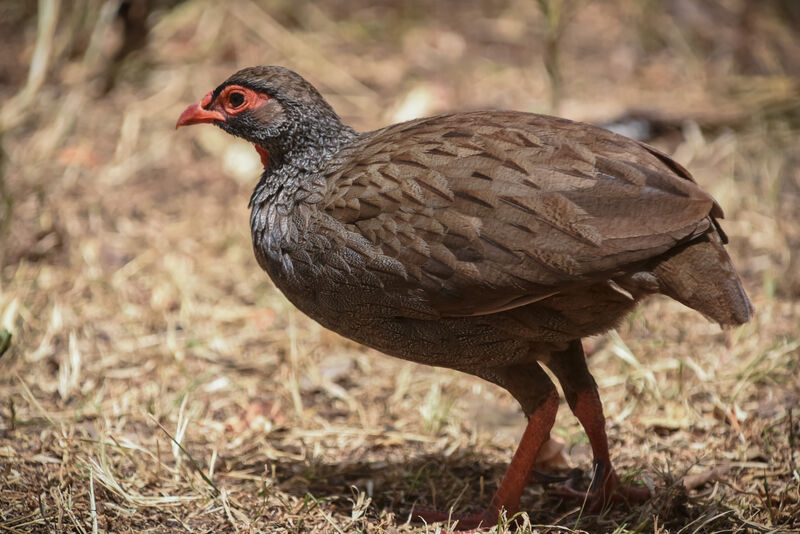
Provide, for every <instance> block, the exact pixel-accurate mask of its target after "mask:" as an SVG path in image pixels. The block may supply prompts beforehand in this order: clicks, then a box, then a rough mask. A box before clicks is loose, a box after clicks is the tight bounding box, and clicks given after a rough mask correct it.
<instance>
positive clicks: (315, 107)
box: [175, 66, 349, 166]
mask: <svg viewBox="0 0 800 534" xmlns="http://www.w3.org/2000/svg"><path fill="white" fill-rule="evenodd" d="M201 123H212V124H216V125H217V126H219V127H220V128H222V129H223V130H225V131H226V132H228V133H229V134H231V135H235V136H237V137H241V138H242V139H246V140H247V141H250V142H251V143H253V144H255V145H256V149H257V150H258V151H259V154H261V158H262V160H263V161H264V164H265V166H266V164H267V160H266V158H267V157H269V154H271V155H272V156H275V155H277V154H275V153H274V152H275V151H277V152H279V153H284V152H287V151H289V150H295V151H297V150H298V148H302V147H298V143H306V144H313V143H315V141H318V140H324V139H326V138H330V137H331V134H334V136H335V133H337V132H338V131H345V130H349V128H348V127H346V126H344V125H343V124H342V123H341V121H340V120H339V117H338V116H337V115H336V112H334V111H333V109H332V108H331V107H330V105H329V104H328V103H327V102H326V101H325V99H323V98H322V96H321V95H320V94H319V92H317V90H316V89H315V88H314V86H313V85H311V84H310V83H308V82H307V81H306V80H304V79H303V78H302V77H301V76H300V75H298V74H296V73H294V72H292V71H290V70H288V69H286V68H284V67H276V66H261V67H248V68H246V69H242V70H240V71H239V72H237V73H236V74H234V75H233V76H231V77H230V78H228V79H227V80H225V81H224V82H222V83H221V84H220V85H219V86H218V87H217V88H216V89H214V90H213V91H210V92H209V93H208V94H206V96H204V97H203V99H202V100H200V101H199V102H197V103H195V104H192V105H191V106H189V107H188V108H186V110H185V111H184V112H183V113H181V116H180V118H178V123H177V124H176V125H175V128H180V127H181V126H188V125H191V124H201ZM331 130H336V131H337V132H333V131H331Z"/></svg>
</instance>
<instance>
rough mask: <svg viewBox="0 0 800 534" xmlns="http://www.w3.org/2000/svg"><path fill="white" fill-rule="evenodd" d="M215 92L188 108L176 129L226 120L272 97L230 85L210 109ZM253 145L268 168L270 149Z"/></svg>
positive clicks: (179, 119) (209, 93) (262, 162)
mask: <svg viewBox="0 0 800 534" xmlns="http://www.w3.org/2000/svg"><path fill="white" fill-rule="evenodd" d="M213 94H214V92H213V91H210V92H208V93H207V94H206V96H204V97H203V99H202V100H201V101H200V102H197V103H195V104H192V105H191V106H189V107H188V108H186V110H185V111H184V112H183V113H181V116H180V117H179V118H178V123H177V124H176V125H175V129H176V130H177V129H178V128H180V127H181V126H189V125H191V124H201V123H214V122H216V121H221V122H225V121H226V120H228V118H230V117H233V116H235V115H238V114H239V113H241V112H243V111H245V110H247V109H255V108H257V107H259V106H260V105H262V104H263V103H264V102H266V101H267V100H269V99H270V96H269V95H267V94H265V93H259V92H258V91H254V90H253V89H250V88H248V87H243V86H241V85H228V86H227V87H225V88H224V89H223V90H222V91H220V93H219V95H218V96H217V98H216V100H215V102H214V106H213V107H212V108H211V109H209V106H210V105H211V98H212V97H213ZM220 108H221V111H220ZM253 146H255V147H256V152H258V155H259V156H260V157H261V164H262V165H264V169H266V168H267V167H268V166H269V151H267V149H266V148H263V147H261V146H259V145H253Z"/></svg>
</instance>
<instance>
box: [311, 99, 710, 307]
mask: <svg viewBox="0 0 800 534" xmlns="http://www.w3.org/2000/svg"><path fill="white" fill-rule="evenodd" d="M328 183H329V188H328V193H327V197H326V199H325V200H324V201H323V204H324V205H325V206H326V207H325V209H326V211H327V212H328V213H329V214H330V215H331V216H333V217H334V218H335V219H337V220H338V221H340V222H341V223H342V224H344V225H345V227H346V228H347V229H348V230H350V231H352V232H354V233H357V234H360V235H362V236H364V237H365V238H366V239H367V240H368V241H369V242H371V243H372V244H373V245H375V246H377V247H379V248H380V249H381V250H382V252H383V254H385V255H387V256H389V257H391V258H394V259H396V260H398V261H399V262H400V263H401V264H402V265H403V267H404V269H405V274H406V276H405V282H404V281H402V280H401V281H397V280H394V281H392V282H391V284H392V286H393V287H394V288H395V289H402V288H403V286H404V284H407V289H408V290H409V291H411V290H418V289H419V288H420V287H421V288H422V292H423V298H424V300H426V301H427V302H428V303H429V304H430V306H431V307H432V308H433V309H435V310H437V311H438V312H439V313H441V314H442V315H443V316H466V315H480V314H487V313H494V312H498V311H501V310H504V309H509V308H513V307H516V306H521V305H524V304H528V303H530V302H533V301H536V300H539V299H542V298H546V297H547V296H550V295H553V294H555V293H557V292H559V291H560V290H563V289H564V288H565V287H568V286H569V285H571V284H579V283H585V282H586V281H587V280H592V279H597V278H599V277H605V276H608V275H609V274H611V273H614V272H619V271H620V270H624V269H625V266H628V265H630V264H632V263H635V262H640V261H643V260H646V259H649V258H651V257H653V256H656V255H658V254H661V253H663V252H665V251H666V250H668V249H670V248H672V247H674V246H675V245H676V244H677V243H679V242H681V241H683V240H686V239H691V238H692V237H694V236H697V235H700V234H702V233H704V232H707V231H709V229H710V228H711V224H712V219H711V216H710V214H713V215H720V216H721V211H720V210H719V208H718V206H716V204H715V203H714V200H713V199H712V198H711V197H710V196H709V195H708V194H706V193H705V192H703V191H702V190H700V188H699V187H698V186H697V185H696V184H695V183H694V182H693V181H692V180H691V177H690V175H689V174H688V172H686V171H685V170H684V169H683V168H682V167H680V166H678V165H677V164H676V163H674V162H673V161H672V160H670V159H669V158H668V157H667V156H665V155H663V154H661V153H659V152H657V151H655V150H654V149H651V148H650V147H647V146H646V145H642V144H639V143H638V142H636V141H633V140H630V139H627V138H625V137H622V136H619V135H616V134H613V133H611V132H608V131H606V130H602V129H599V128H595V127H592V126H589V125H586V124H579V123H574V122H570V121H566V120H562V119H555V118H552V117H545V116H539V115H533V114H526V113H515V112H475V113H462V114H456V115H444V116H439V117H432V118H428V119H421V120H416V121H411V122H408V123H403V124H399V125H395V126H391V127H388V128H386V129H383V130H379V131H377V132H373V133H370V134H365V136H364V139H363V140H362V142H361V143H360V144H359V145H358V146H357V147H353V149H352V152H351V159H350V161H349V163H348V164H347V165H346V166H345V167H343V168H340V169H338V170H337V171H336V172H335V173H333V174H332V175H330V176H329V177H328Z"/></svg>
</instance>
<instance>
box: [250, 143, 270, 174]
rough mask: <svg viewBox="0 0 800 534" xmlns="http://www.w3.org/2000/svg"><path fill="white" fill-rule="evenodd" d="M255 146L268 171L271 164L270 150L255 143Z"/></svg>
mask: <svg viewBox="0 0 800 534" xmlns="http://www.w3.org/2000/svg"><path fill="white" fill-rule="evenodd" d="M253 146H254V147H256V152H258V155H259V156H261V164H262V165H264V170H265V171H266V170H267V167H268V166H269V150H267V149H266V148H264V147H261V146H258V145H255V144H254V145H253Z"/></svg>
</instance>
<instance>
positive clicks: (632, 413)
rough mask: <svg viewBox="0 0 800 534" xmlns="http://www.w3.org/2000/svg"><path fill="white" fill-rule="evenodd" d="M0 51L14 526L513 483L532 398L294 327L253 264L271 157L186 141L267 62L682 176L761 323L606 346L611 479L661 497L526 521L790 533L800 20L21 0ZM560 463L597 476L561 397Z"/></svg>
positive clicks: (85, 523) (310, 525) (637, 325)
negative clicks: (624, 153)
mask: <svg viewBox="0 0 800 534" xmlns="http://www.w3.org/2000/svg"><path fill="white" fill-rule="evenodd" d="M0 32H1V33H2V35H3V38H2V39H3V41H2V42H3V51H2V53H0V101H2V108H0V136H1V137H0V143H2V150H0V529H2V530H3V531H5V532H48V533H49V532H63V531H69V532H89V531H90V530H93V531H108V532H119V531H131V532H132V531H136V532H139V531H145V530H146V531H149V532H178V531H191V532H212V531H220V532H240V531H241V532H352V531H358V532H412V531H420V532H424V531H429V532H434V531H435V530H434V529H433V527H425V526H418V525H409V524H407V517H408V511H409V510H410V509H411V508H412V506H415V505H422V506H426V507H439V508H442V509H447V508H448V507H450V506H454V505H455V507H456V509H457V510H464V509H472V510H477V509H479V508H480V506H481V505H485V504H486V503H487V501H488V499H489V498H490V496H491V494H492V492H493V490H494V488H495V487H496V484H497V481H498V480H499V478H500V476H501V475H502V473H503V472H504V469H505V465H506V462H507V461H508V460H509V459H510V456H511V451H513V449H514V447H515V446H516V441H517V440H518V438H519V436H520V434H521V430H522V428H523V425H524V418H523V417H522V415H521V412H520V410H519V409H518V407H517V406H516V404H515V403H514V402H513V400H512V399H511V398H510V397H509V396H508V395H507V394H506V393H505V392H503V391H501V390H499V389H497V388H494V387H493V386H490V385H488V384H486V383H483V382H481V381H480V380H479V379H477V378H471V377H465V376H464V375H461V374H458V373H455V372H451V371H447V370H438V369H436V370H432V369H430V368H426V367H422V366H418V365H414V364H411V363H407V362H403V361H399V360H394V359H391V358H388V357H385V356H381V355H379V354H378V353H375V352H373V351H370V350H367V349H365V348H363V347H360V346H358V345H356V344H353V343H351V342H349V341H347V340H344V339H342V338H340V337H338V336H336V335H334V334H332V333H330V332H327V331H325V330H323V329H322V328H321V327H319V326H318V325H316V324H315V323H313V322H312V321H310V320H309V319H307V318H306V317H305V316H303V315H302V314H301V313H299V312H297V311H295V310H294V309H293V307H292V306H291V305H290V304H288V303H287V302H286V301H285V300H284V298H283V297H282V296H281V295H280V294H279V293H278V292H277V291H276V290H275V289H274V287H273V286H272V284H271V282H270V281H269V280H268V278H267V276H266V275H265V274H264V273H263V272H261V270H260V269H259V268H258V266H257V264H256V262H255V261H254V258H253V255H252V251H251V246H250V235H249V224H248V217H249V213H248V210H247V201H248V198H249V195H250V193H251V191H252V188H253V187H254V185H255V183H256V181H257V179H258V176H259V174H260V172H261V165H260V162H259V159H258V156H257V154H256V153H255V151H253V149H252V146H250V145H248V144H247V143H244V142H240V141H237V140H235V139H233V138H231V137H229V136H227V135H225V134H223V133H222V132H221V131H220V130H218V129H215V128H212V127H201V128H190V129H186V130H181V131H180V132H177V133H176V132H175V130H174V125H175V121H176V120H177V117H178V115H179V114H180V112H181V111H182V110H183V109H184V108H185V107H186V106H187V105H188V104H190V103H192V102H194V101H196V100H198V99H199V98H200V97H202V96H203V95H204V94H205V93H206V92H208V91H209V90H211V89H213V88H214V87H216V85H217V84H218V83H220V82H221V81H223V80H224V79H225V78H227V77H228V76H229V75H230V74H231V73H232V72H234V71H235V70H237V69H239V68H241V67H245V66H250V65H257V64H279V65H284V66H287V67H289V68H291V69H293V70H295V71H297V72H298V73H300V74H301V75H303V76H304V77H306V78H307V79H308V80H309V81H311V82H312V83H313V84H314V85H315V86H316V87H317V88H318V89H319V90H320V92H322V93H323V95H325V96H326V98H327V99H328V100H329V102H330V103H331V104H332V105H333V107H334V108H335V109H336V110H337V112H338V113H339V114H340V115H341V116H342V118H343V119H344V120H345V121H346V122H348V123H349V124H351V125H352V126H353V127H355V128H356V129H358V130H370V129H375V128H378V127H381V126H384V125H387V124H389V123H392V122H398V121H402V120H407V119H411V118H414V117H419V116H425V115H430V114H435V113H440V112H445V111H454V110H471V109H515V110H521V111H530V112H537V113H550V114H558V115H561V116H565V117H567V118H570V119H574V120H581V121H587V122H592V123H595V124H600V125H604V126H606V127H609V128H612V129H615V130H617V131H620V132H622V133H625V134H626V135H631V136H635V137H637V138H639V139H642V140H644V141H647V142H649V143H652V144H654V145H656V146H657V147H659V148H660V149H662V150H664V151H665V152H667V153H669V154H671V155H673V156H674V158H675V159H676V160H677V161H678V162H680V163H681V164H683V165H684V166H686V167H688V168H689V169H690V170H691V171H692V173H693V174H694V176H695V177H696V178H697V181H698V182H699V183H700V184H701V185H702V186H703V187H704V188H705V189H706V190H708V191H710V192H711V193H712V194H713V195H714V196H715V197H716V198H717V199H718V201H719V202H720V203H721V204H722V206H723V208H724V209H725V212H726V219H725V220H724V221H723V226H724V228H725V231H726V232H727V233H728V235H729V236H730V239H731V243H730V247H729V250H730V253H731V255H732V257H733V259H734V262H735V264H736V265H737V267H738V269H739V271H740V273H741V275H742V277H743V279H744V281H745V285H746V287H747V289H748V291H749V292H750V295H751V297H752V299H753V301H754V303H755V306H756V310H757V312H756V316H755V318H754V320H753V321H752V322H751V323H750V324H748V325H745V326H743V327H741V328H739V329H736V330H727V331H722V330H720V329H719V328H718V327H716V326H714V325H711V324H710V323H707V322H705V321H704V320H703V319H702V318H701V317H700V316H699V315H698V314H696V313H695V312H692V311H690V310H688V309H686V308H683V307H682V306H680V305H679V304H677V303H674V302H671V301H668V300H667V299H661V298H654V299H651V300H650V301H648V302H647V303H646V304H645V305H644V306H642V307H641V308H640V309H639V310H637V312H635V313H634V314H632V315H631V316H630V317H629V318H628V319H627V320H626V321H625V323H624V324H623V325H621V327H620V328H619V329H618V331H615V332H612V333H610V334H607V335H606V336H602V337H598V338H595V339H591V340H588V342H587V350H588V352H589V353H590V354H591V356H590V366H591V368H592V370H593V372H594V373H595V375H596V377H597V379H598V383H599V384H600V388H601V395H602V396H603V398H604V401H605V406H606V412H607V414H608V416H609V435H610V440H611V443H612V455H613V457H614V458H615V461H616V462H617V465H618V469H619V470H620V471H621V472H622V473H623V474H624V475H625V476H630V477H632V478H633V479H635V480H638V481H640V482H643V483H646V484H649V485H652V486H653V487H655V489H656V497H655V498H654V499H653V500H652V501H651V502H650V503H648V504H647V505H644V506H642V507H639V508H635V509H626V508H625V507H621V509H615V510H613V511H611V512H608V513H606V514H604V515H601V516H599V517H587V516H585V514H582V513H581V511H580V507H579V505H578V506H576V504H575V503H573V502H562V501H560V500H558V499H557V498H555V497H551V496H547V495H546V494H544V490H545V489H546V488H543V487H542V486H541V485H536V484H532V485H531V487H530V488H529V489H528V491H527V492H526V494H525V496H524V497H523V503H522V509H523V510H524V511H526V512H528V513H529V517H528V516H526V517H525V518H524V519H523V526H524V527H525V528H527V529H529V530H532V529H534V527H531V526H530V525H531V524H533V525H539V526H538V527H536V530H537V531H541V532H547V531H550V530H552V531H553V532H555V531H558V532H571V531H573V530H574V531H580V530H581V529H585V530H586V531H590V532H604V531H616V532H656V533H663V532H682V531H687V530H685V529H687V528H689V529H691V531H692V532H711V531H721V530H722V531H776V530H780V531H783V532H791V531H795V532H797V531H798V530H797V529H798V528H800V527H799V526H798V519H797V518H798V517H800V495H798V487H800V475H799V474H798V467H797V466H798V462H800V452H799V451H800V449H799V447H800V424H799V423H798V420H799V418H800V410H798V409H797V406H798V402H799V401H800V381H799V380H798V378H797V377H798V371H800V363H799V361H800V357H799V356H798V347H799V346H800V302H798V297H800V2H797V1H794V0H763V1H748V0H707V1H704V2H695V1H692V0H645V1H641V2H627V1H623V0H592V1H590V0H539V1H526V0H481V1H474V2H465V1H454V0H442V1H432V0H431V1H422V0H414V1H410V2H394V1H389V0H379V1H367V0H331V1H328V2H305V1H298V0H291V1H284V0H272V1H268V0H233V1H230V2H214V1H211V0H186V1H178V0H171V1H170V0H130V1H109V2H101V1H99V0H74V1H70V2H60V1H58V0H39V1H38V2H33V1H30V2H14V1H2V2H0ZM551 445H552V447H551V449H552V450H550V451H549V452H548V454H547V455H546V457H544V458H542V462H543V464H544V465H543V466H542V467H543V468H544V469H545V470H549V471H553V470H557V469H562V470H566V469H568V468H569V467H570V466H572V467H576V468H578V469H579V471H577V475H576V476H581V475H582V476H583V477H586V476H587V475H588V473H589V470H590V467H591V455H590V450H589V448H588V444H587V442H586V439H585V436H584V435H583V433H582V432H581V430H580V427H579V426H578V424H577V422H576V421H575V420H574V418H573V417H572V416H571V414H570V413H569V410H568V409H566V408H565V406H563V405H562V407H561V410H560V412H559V418H558V420H557V423H556V429H555V430H554V439H553V441H552V442H551ZM578 504H579V503H578ZM544 525H550V526H544ZM509 528H510V527H508V526H507V525H506V526H503V525H501V526H500V527H499V529H498V531H499V532H505V531H506V530H507V529H509ZM792 529H794V530H792Z"/></svg>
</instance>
